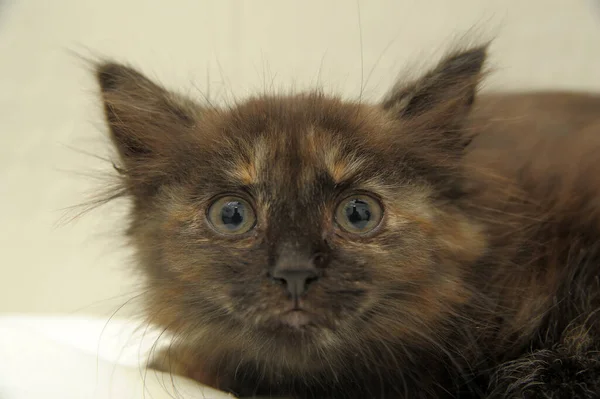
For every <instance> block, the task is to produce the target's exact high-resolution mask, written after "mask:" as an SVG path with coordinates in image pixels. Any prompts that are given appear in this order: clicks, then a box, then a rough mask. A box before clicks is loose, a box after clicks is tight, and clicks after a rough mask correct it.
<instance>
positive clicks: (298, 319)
mask: <svg viewBox="0 0 600 399" xmlns="http://www.w3.org/2000/svg"><path fill="white" fill-rule="evenodd" d="M279 321H280V322H281V324H283V325H285V326H288V327H291V328H294V329H303V328H306V327H308V326H311V325H314V321H315V317H314V315H312V314H311V313H309V312H307V311H306V310H304V309H292V310H288V311H287V312H285V313H283V314H282V315H281V316H280V317H279Z"/></svg>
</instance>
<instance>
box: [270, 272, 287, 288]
mask: <svg viewBox="0 0 600 399" xmlns="http://www.w3.org/2000/svg"><path fill="white" fill-rule="evenodd" d="M267 277H268V278H269V280H271V281H272V282H274V283H276V284H281V285H283V286H284V287H285V286H286V285H287V280H286V279H285V277H280V276H274V275H273V274H271V273H267Z"/></svg>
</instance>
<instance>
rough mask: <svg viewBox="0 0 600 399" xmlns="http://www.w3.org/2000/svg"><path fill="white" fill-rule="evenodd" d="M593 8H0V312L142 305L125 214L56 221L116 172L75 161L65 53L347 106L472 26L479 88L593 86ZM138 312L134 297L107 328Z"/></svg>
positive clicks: (315, 1) (79, 94) (148, 3)
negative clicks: (330, 96)
mask: <svg viewBox="0 0 600 399" xmlns="http://www.w3.org/2000/svg"><path fill="white" fill-rule="evenodd" d="M594 2H595V3H596V4H594ZM597 3H598V0H595V1H594V0H587V1H582V0H451V1H450V0H427V1H420V0H368V1H366V0H360V2H359V5H360V25H359V17H358V11H359V10H358V7H357V3H356V2H355V1H346V0H332V1H323V0H303V1H300V0H298V1H295V0H294V1H292V0H270V1H269V0H252V1H236V0H228V1H227V0H213V1H205V0H173V1H159V0H52V1H49V0H10V1H5V2H4V3H3V4H4V5H3V6H2V7H0V140H1V144H2V145H0V223H1V224H0V226H1V227H0V268H1V271H0V272H1V274H0V275H1V278H0V312H7V311H14V312H50V313H56V312H74V311H78V312H79V313H95V314H106V315H108V314H110V313H112V311H113V310H115V309H116V307H117V306H119V305H121V304H123V303H124V302H126V301H127V300H129V299H130V298H132V297H133V296H134V295H135V294H137V293H138V292H137V291H136V288H137V287H136V285H135V282H136V279H135V278H134V277H133V276H131V275H130V272H129V271H130V270H131V267H130V265H129V262H128V256H127V255H128V254H127V252H126V251H124V250H123V249H122V248H121V246H122V241H121V240H120V238H119V233H120V231H121V229H122V220H123V219H122V218H121V216H122V214H123V208H122V207H121V206H120V205H119V204H115V205H114V206H110V207H106V208H102V209H99V210H97V211H95V212H92V213H90V214H88V215H86V216H85V217H82V218H79V219H77V220H76V221H75V222H73V223H70V224H64V223H61V222H62V220H63V219H62V217H63V214H64V212H63V211H62V209H64V208H67V207H70V206H73V205H77V204H80V203H81V202H84V201H85V200H86V199H87V198H88V197H87V196H88V195H89V194H90V193H94V192H95V190H97V189H99V188H100V187H102V181H101V180H98V179H93V178H90V177H89V176H100V174H99V172H98V171H107V170H109V169H110V165H109V164H108V163H107V162H102V161H100V160H98V159H95V158H94V157H92V156H87V155H84V154H81V153H80V152H78V151H77V150H83V151H87V152H90V153H92V154H98V155H101V156H104V155H106V154H107V151H106V150H107V148H108V146H107V143H106V141H105V140H104V139H103V133H104V128H103V124H102V120H101V113H100V107H99V106H98V103H97V102H96V92H95V86H94V82H93V80H92V76H91V73H89V71H87V70H86V68H85V67H84V66H83V64H82V63H81V62H80V60H78V59H77V58H76V57H73V56H72V55H71V54H70V53H69V51H70V50H75V51H77V52H80V53H82V54H83V55H89V53H90V52H91V53H93V54H100V55H107V56H110V57H114V58H116V59H118V60H122V61H127V62H132V63H133V64H135V65H138V66H140V67H141V69H142V70H143V71H145V72H147V73H149V74H150V75H151V76H154V77H157V78H159V79H160V80H161V81H163V82H164V83H166V84H168V85H169V86H171V87H174V88H181V89H183V90H185V91H188V92H190V93H191V94H192V95H196V96H198V97H200V95H199V91H203V92H204V93H208V92H209V91H210V94H211V96H212V97H222V96H223V95H225V94H227V95H228V96H229V97H231V95H232V93H233V94H234V95H237V96H244V95H246V94H247V93H249V92H254V91H256V90H262V88H263V87H267V88H270V87H271V82H272V80H274V86H273V87H274V88H279V87H283V88H289V87H290V86H292V85H293V84H295V85H296V87H297V88H304V87H307V86H311V85H313V84H315V83H316V82H317V81H320V82H322V83H323V85H324V86H325V87H326V89H328V90H332V91H333V90H336V91H337V90H338V89H339V92H341V93H343V94H346V95H348V96H352V97H355V96H357V95H358V93H359V92H360V86H361V74H363V75H364V82H365V84H366V88H365V90H364V94H365V96H366V97H367V98H369V99H375V98H377V97H378V95H379V94H381V93H382V92H383V91H385V90H386V89H387V87H388V86H389V83H390V82H391V81H392V80H393V79H394V78H395V77H396V76H397V74H398V73H399V72H400V71H402V69H403V67H404V66H405V65H406V63H407V62H408V63H413V64H414V63H415V62H416V64H417V65H419V64H421V63H419V62H417V61H418V60H419V59H420V57H422V56H423V57H427V56H428V55H430V54H432V53H434V54H439V51H438V50H442V49H443V48H444V46H445V45H446V44H447V43H448V42H450V41H451V37H456V36H459V35H461V34H462V33H463V32H465V31H466V30H468V29H469V28H470V27H472V26H473V25H476V26H478V27H479V28H480V31H483V32H484V33H485V35H483V36H485V37H490V36H493V35H496V34H497V36H498V39H497V40H496V41H495V42H494V44H493V46H492V63H493V65H494V66H495V67H496V73H495V74H494V75H492V78H491V80H490V81H489V83H488V84H487V87H500V88H514V87H520V88H525V87H553V88H554V87H566V88H577V89H589V90H600V51H599V48H600V47H599V46H600V12H599V10H600V8H599V7H598V5H597ZM359 28H361V29H359ZM361 32H362V58H363V67H361V45H360V43H361V40H360V36H361ZM88 50H89V51H88ZM422 63H424V64H427V63H426V62H422ZM363 69H364V73H363ZM192 82H193V83H194V84H195V87H196V88H197V89H196V88H194V85H192ZM209 84H210V90H209V89H208V85H209ZM69 147H74V148H75V149H77V150H74V149H73V148H69ZM136 309H137V307H136V306H135V301H134V302H133V303H132V304H131V305H128V306H127V307H126V308H125V309H124V310H123V311H120V312H119V313H118V315H117V316H121V317H125V315H126V314H128V313H135V310H136Z"/></svg>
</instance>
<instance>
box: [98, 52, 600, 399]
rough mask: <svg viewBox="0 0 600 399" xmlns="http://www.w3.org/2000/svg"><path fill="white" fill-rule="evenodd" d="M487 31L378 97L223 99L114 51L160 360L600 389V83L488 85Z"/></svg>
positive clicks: (436, 381)
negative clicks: (170, 81) (527, 88)
mask: <svg viewBox="0 0 600 399" xmlns="http://www.w3.org/2000/svg"><path fill="white" fill-rule="evenodd" d="M486 53H487V46H479V47H477V46H475V47H470V48H467V49H463V50H459V51H454V52H451V53H449V54H448V55H447V56H446V57H445V58H443V59H442V61H441V62H440V63H439V64H438V65H437V66H435V67H434V68H433V69H431V70H430V71H428V72H427V73H425V74H424V75H423V76H422V77H421V78H420V79H418V80H416V81H414V82H409V83H407V84H402V85H400V84H399V85H397V86H396V87H395V88H394V89H393V90H392V91H391V92H390V94H389V96H387V98H385V99H384V100H383V101H382V102H381V103H379V104H364V103H358V102H350V101H343V100H341V99H339V98H335V97H329V96H325V95H323V94H321V93H319V92H310V93H305V94H298V95H289V96H268V95H264V96H259V97H255V98H251V99H249V100H247V101H245V102H243V103H241V104H239V105H237V106H235V107H231V108H227V107H223V108H216V107H208V106H205V105H202V104H199V103H197V102H195V101H193V100H191V99H189V98H186V97H183V96H181V95H178V94H174V93H172V92H170V91H167V90H166V89H165V88H163V87H161V86H159V85H157V84H155V83H153V82H151V81H150V80H149V79H147V78H146V77H144V76H142V75H141V74H140V73H138V72H136V71H135V70H134V69H132V68H130V67H127V66H123V65H119V64H116V63H101V64H98V65H97V71H96V74H97V79H98V82H99V85H100V88H101V92H102V97H103V101H104V106H105V114H106V120H107V124H108V126H109V128H110V135H111V138H112V141H113V142H114V145H115V147H116V149H117V151H118V154H119V159H120V161H119V164H118V166H117V170H118V171H119V172H120V174H121V176H120V179H121V180H120V181H121V185H120V190H119V191H118V192H117V193H116V194H115V196H119V195H122V196H128V197H130V198H131V200H132V202H133V208H132V213H131V220H130V227H129V233H128V234H129V238H130V240H131V243H132V245H133V246H134V247H135V249H136V250H137V255H136V256H137V262H138V264H139V267H140V268H141V269H142V270H143V271H144V273H145V276H146V278H147V281H146V284H147V288H148V295H147V298H146V301H147V315H148V317H149V319H150V321H151V322H153V323H155V324H157V325H159V326H161V327H163V328H165V329H167V330H168V331H170V332H171V333H172V334H173V336H174V340H173V345H172V347H171V348H170V349H169V350H168V351H167V353H163V354H161V355H160V356H157V358H156V363H155V367H158V368H162V369H164V370H167V371H171V372H176V373H180V374H183V375H185V376H188V377H191V378H195V379H196V380H198V381H201V382H204V383H207V384H210V385H213V386H216V387H218V388H220V389H223V390H227V391H230V392H234V393H236V394H238V395H255V394H256V395H289V396H294V397H298V398H325V397H327V398H506V397H511V398H512V397H523V398H538V397H539V398H596V397H599V395H600V354H599V352H598V351H599V350H600V324H599V319H598V317H599V316H598V312H597V310H598V309H599V306H600V291H599V280H598V272H599V270H600V252H599V249H600V244H599V238H600V212H599V211H600V196H599V195H598V194H599V190H600V184H598V183H597V181H598V177H597V176H599V175H600V161H598V156H597V154H598V153H597V151H595V150H596V149H597V148H600V146H599V144H600V97H598V96H593V95H587V94H577V93H529V94H527V93H521V94H519V93H514V94H496V95H494V94H488V95H477V92H478V87H479V84H480V82H481V80H482V78H483V76H484V74H485V68H484V66H485V65H484V64H485V59H486Z"/></svg>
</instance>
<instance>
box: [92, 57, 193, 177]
mask: <svg viewBox="0 0 600 399" xmlns="http://www.w3.org/2000/svg"><path fill="white" fill-rule="evenodd" d="M96 79H97V81H98V84H99V85H100V89H101V92H102V99H103V102H104V113H105V117H106V120H107V123H108V126H109V129H110V134H111V138H112V140H113V143H114V144H115V146H116V148H117V150H118V152H119V155H120V156H121V159H122V161H123V164H124V166H125V167H126V168H135V167H136V166H142V165H139V164H140V163H143V162H149V161H151V160H158V159H159V158H165V157H168V155H169V153H170V152H173V151H174V148H173V145H175V144H176V142H177V138H178V136H179V135H181V134H182V133H183V132H184V131H185V130H186V129H188V128H189V127H191V126H193V125H194V124H195V121H196V118H197V116H198V113H199V107H198V106H197V105H195V104H193V103H192V102H191V101H190V100H187V99H185V98H183V97H181V96H178V95H176V94H173V93H171V92H169V91H167V90H166V89H164V88H163V87H161V86H159V85H158V84H156V83H154V82H152V81H151V80H150V79H148V78H147V77H145V76H144V75H142V74H141V73H139V72H138V71H136V70H134V69H133V68H131V67H128V66H125V65H121V64H117V63H112V62H107V63H100V64H97V65H96Z"/></svg>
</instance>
